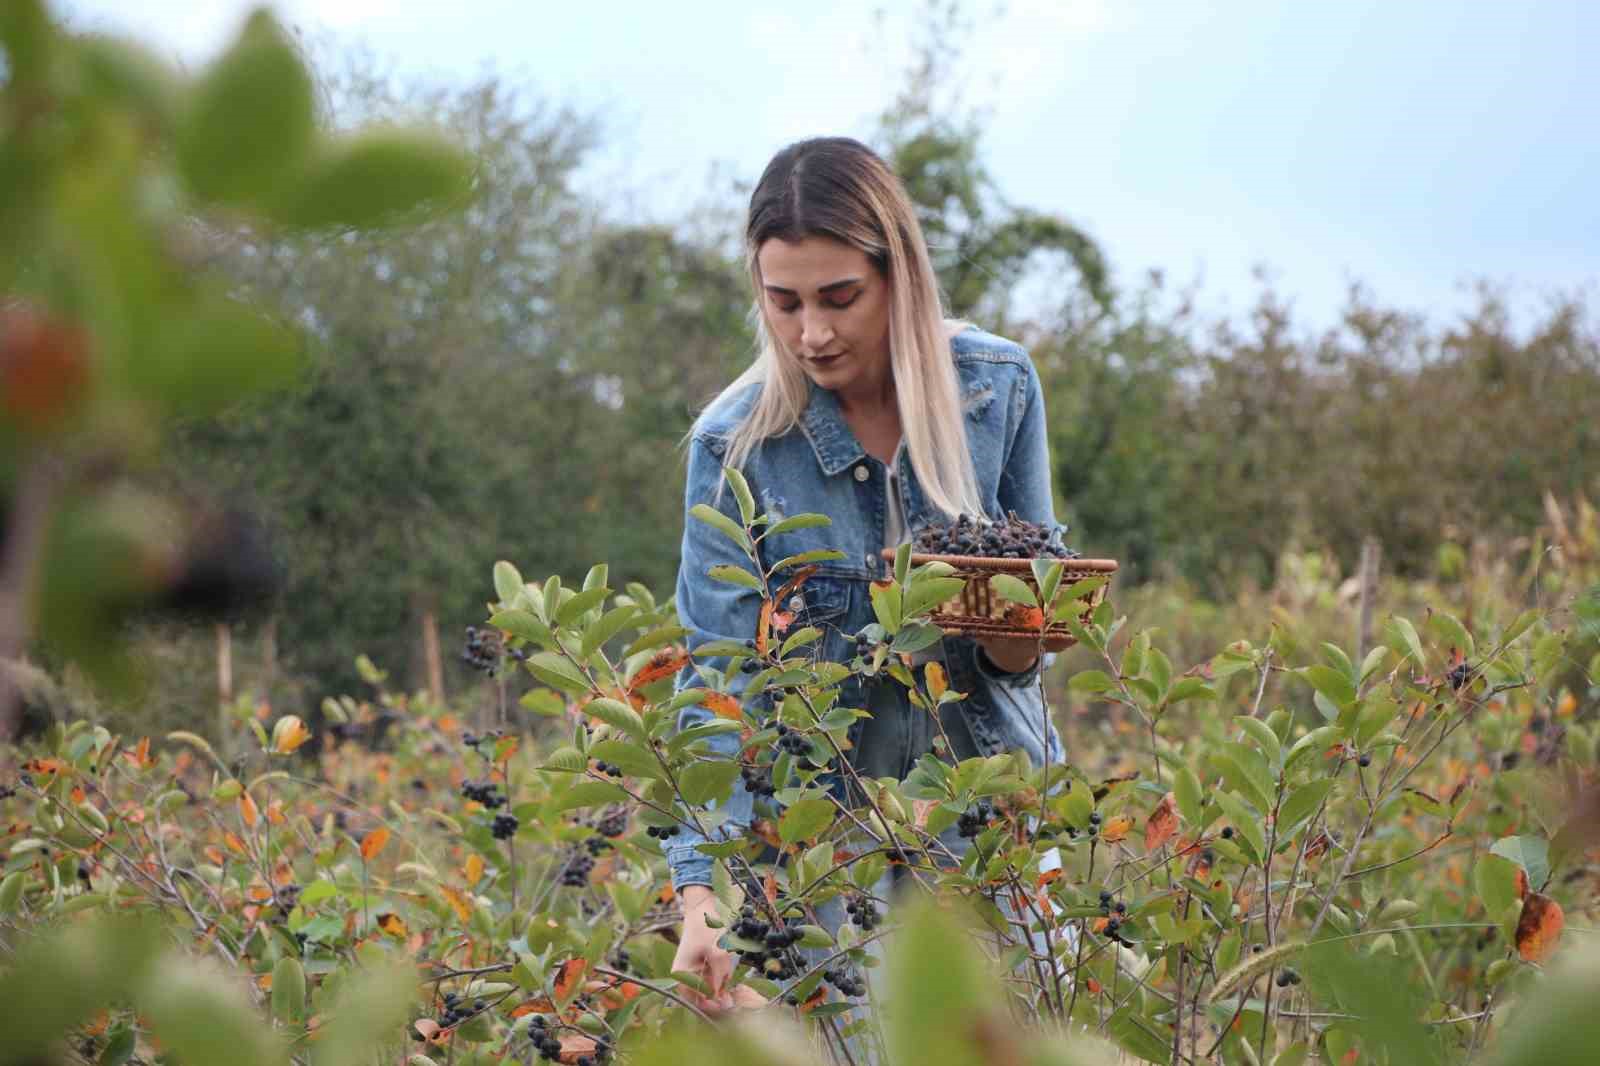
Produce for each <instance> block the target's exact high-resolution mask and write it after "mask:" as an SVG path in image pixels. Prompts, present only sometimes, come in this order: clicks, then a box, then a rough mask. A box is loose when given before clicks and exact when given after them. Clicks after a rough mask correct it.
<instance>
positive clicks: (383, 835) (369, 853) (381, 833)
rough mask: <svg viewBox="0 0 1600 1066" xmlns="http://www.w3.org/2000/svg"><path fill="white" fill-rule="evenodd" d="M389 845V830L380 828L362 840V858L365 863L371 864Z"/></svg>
mask: <svg viewBox="0 0 1600 1066" xmlns="http://www.w3.org/2000/svg"><path fill="white" fill-rule="evenodd" d="M387 843H389V830H388V829H386V828H385V827H383V826H381V825H380V826H379V827H378V828H376V829H374V830H373V831H372V832H370V833H368V834H367V835H366V836H364V837H362V838H361V858H362V861H364V862H371V861H372V860H373V859H375V858H377V857H378V852H380V851H382V850H383V846H384V845H385V844H387Z"/></svg>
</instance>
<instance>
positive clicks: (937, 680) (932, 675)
mask: <svg viewBox="0 0 1600 1066" xmlns="http://www.w3.org/2000/svg"><path fill="white" fill-rule="evenodd" d="M923 676H924V677H925V678H927V680H928V692H929V694H931V695H932V696H933V698H934V699H938V698H939V697H940V696H943V695H944V694H945V692H947V691H948V690H949V688H950V681H949V679H948V678H946V677H945V676H944V667H942V666H940V665H939V664H938V663H929V664H928V667H927V669H926V670H924V671H923Z"/></svg>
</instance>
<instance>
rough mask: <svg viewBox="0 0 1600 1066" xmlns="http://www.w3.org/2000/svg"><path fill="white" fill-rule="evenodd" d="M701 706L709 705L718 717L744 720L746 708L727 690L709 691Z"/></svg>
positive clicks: (735, 720)
mask: <svg viewBox="0 0 1600 1066" xmlns="http://www.w3.org/2000/svg"><path fill="white" fill-rule="evenodd" d="M700 706H702V707H709V708H710V709H711V712H712V713H713V714H715V715H716V716H717V717H718V718H727V719H729V720H731V721H734V722H742V721H744V709H743V708H742V707H740V706H739V701H738V700H736V699H734V698H733V697H732V696H730V695H728V694H727V693H726V692H707V693H706V696H705V699H703V700H701V701H700Z"/></svg>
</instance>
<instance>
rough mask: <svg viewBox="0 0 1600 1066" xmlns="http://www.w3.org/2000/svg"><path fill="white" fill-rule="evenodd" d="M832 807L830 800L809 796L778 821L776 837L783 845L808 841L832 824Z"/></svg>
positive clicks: (792, 806) (787, 811) (794, 805)
mask: <svg viewBox="0 0 1600 1066" xmlns="http://www.w3.org/2000/svg"><path fill="white" fill-rule="evenodd" d="M833 818H834V806H833V803H832V802H831V801H830V800H825V799H821V798H819V797H815V796H810V797H807V798H805V799H802V800H799V801H798V802H796V803H794V804H793V805H791V806H790V807H789V809H788V810H786V811H784V812H783V817H782V818H780V819H778V836H779V838H780V839H782V841H783V842H784V843H785V844H793V843H794V842H795V841H797V840H810V839H811V838H812V837H814V836H816V835H817V834H818V833H821V832H822V831H823V830H825V829H827V828H828V826H830V825H832V824H833Z"/></svg>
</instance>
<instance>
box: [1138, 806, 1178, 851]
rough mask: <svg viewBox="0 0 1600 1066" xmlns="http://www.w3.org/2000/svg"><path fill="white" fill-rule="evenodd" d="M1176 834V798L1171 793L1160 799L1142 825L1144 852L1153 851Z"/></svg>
mask: <svg viewBox="0 0 1600 1066" xmlns="http://www.w3.org/2000/svg"><path fill="white" fill-rule="evenodd" d="M1177 832H1178V797H1177V796H1176V795H1175V794H1174V793H1171V792H1168V793H1167V794H1166V795H1165V796H1162V797H1161V802H1160V803H1158V804H1156V809H1155V810H1153V811H1151V812H1150V817H1149V819H1148V820H1146V822H1145V823H1144V850H1146V851H1154V850H1156V849H1157V848H1159V847H1160V846H1161V845H1163V844H1165V843H1166V842H1167V841H1169V840H1171V839H1172V838H1173V837H1174V836H1176V835H1177Z"/></svg>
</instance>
